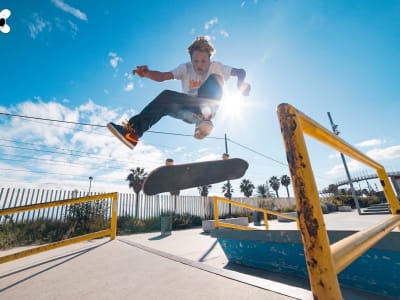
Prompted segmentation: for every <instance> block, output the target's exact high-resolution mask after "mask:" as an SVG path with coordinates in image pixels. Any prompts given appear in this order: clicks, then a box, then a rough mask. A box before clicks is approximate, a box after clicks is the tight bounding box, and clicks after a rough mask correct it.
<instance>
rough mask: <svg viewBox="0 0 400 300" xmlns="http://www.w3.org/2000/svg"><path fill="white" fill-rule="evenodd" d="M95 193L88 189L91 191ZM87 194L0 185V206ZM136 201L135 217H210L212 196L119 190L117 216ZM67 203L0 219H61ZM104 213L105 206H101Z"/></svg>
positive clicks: (281, 202)
mask: <svg viewBox="0 0 400 300" xmlns="http://www.w3.org/2000/svg"><path fill="white" fill-rule="evenodd" d="M95 194H97V193H91V195H95ZM84 196H88V193H87V192H78V191H60V190H40V189H24V188H1V189H0V209H6V208H13V207H19V206H24V205H31V204H37V203H48V202H52V201H57V200H63V199H71V198H77V197H84ZM233 200H235V201H238V202H242V203H247V204H250V205H254V206H257V207H258V206H259V205H260V202H261V201H263V202H270V203H271V204H272V205H273V206H274V207H276V208H279V207H282V206H289V205H293V204H294V199H293V198H280V199H273V198H270V199H260V198H235V199H233ZM105 202H106V206H109V205H111V204H110V203H108V202H109V200H105ZM136 203H137V213H138V215H137V217H138V218H139V219H149V218H153V217H157V216H160V214H161V213H163V212H171V211H172V212H175V213H177V214H190V215H193V216H199V217H201V218H203V219H211V218H213V199H212V197H208V198H207V197H200V196H170V195H169V194H162V195H156V196H146V195H143V194H142V193H141V194H140V196H139V199H138V201H136V196H135V194H133V193H129V194H128V193H120V194H119V195H118V216H126V217H134V216H135V212H136ZM68 208H69V205H65V206H59V207H55V208H44V209H38V210H32V211H26V212H20V213H15V214H12V215H10V216H0V223H3V222H6V220H12V221H13V222H26V221H34V220H37V219H53V220H64V219H65V218H66V216H67V215H68ZM218 209H219V216H225V215H228V213H229V205H228V204H227V203H219V205H218ZM105 211H106V212H107V213H108V211H109V210H105ZM242 211H243V209H242V208H240V207H237V206H234V205H232V206H231V212H232V214H237V213H241V212H242Z"/></svg>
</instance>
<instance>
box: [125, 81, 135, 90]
mask: <svg viewBox="0 0 400 300" xmlns="http://www.w3.org/2000/svg"><path fill="white" fill-rule="evenodd" d="M132 90H133V82H128V84H127V85H126V86H125V87H124V91H125V92H130V91H132Z"/></svg>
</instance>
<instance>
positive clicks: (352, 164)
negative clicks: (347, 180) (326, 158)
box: [326, 160, 365, 176]
mask: <svg viewBox="0 0 400 300" xmlns="http://www.w3.org/2000/svg"><path fill="white" fill-rule="evenodd" d="M346 164H347V168H348V170H349V171H350V172H355V171H359V170H361V169H364V168H365V165H364V164H362V163H360V162H358V161H356V160H350V161H349V160H346ZM326 174H327V175H334V176H338V175H345V174H346V173H345V170H344V165H343V163H341V164H337V165H335V166H333V168H331V169H330V170H329V171H328V172H327V173H326Z"/></svg>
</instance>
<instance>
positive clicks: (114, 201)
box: [110, 193, 118, 240]
mask: <svg viewBox="0 0 400 300" xmlns="http://www.w3.org/2000/svg"><path fill="white" fill-rule="evenodd" d="M117 218H118V194H117V193H115V195H114V196H113V197H112V204H111V229H110V230H111V235H110V239H111V240H115V237H116V236H117Z"/></svg>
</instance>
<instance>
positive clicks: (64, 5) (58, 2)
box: [52, 0, 88, 21]
mask: <svg viewBox="0 0 400 300" xmlns="http://www.w3.org/2000/svg"><path fill="white" fill-rule="evenodd" d="M52 2H53V3H54V5H55V6H57V7H58V8H59V9H61V10H63V11H65V12H66V13H69V14H71V15H73V16H74V17H76V18H78V19H80V20H82V21H87V20H88V18H87V16H86V14H85V13H83V12H81V11H80V10H79V9H77V8H74V7H72V6H70V5H68V4H67V3H65V2H64V1H62V0H52Z"/></svg>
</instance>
